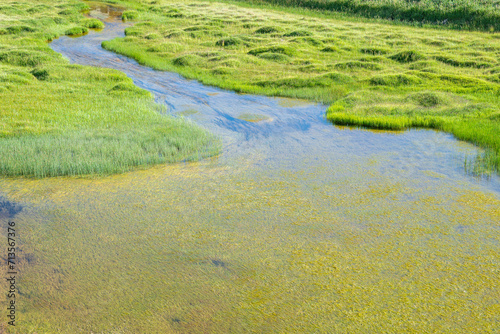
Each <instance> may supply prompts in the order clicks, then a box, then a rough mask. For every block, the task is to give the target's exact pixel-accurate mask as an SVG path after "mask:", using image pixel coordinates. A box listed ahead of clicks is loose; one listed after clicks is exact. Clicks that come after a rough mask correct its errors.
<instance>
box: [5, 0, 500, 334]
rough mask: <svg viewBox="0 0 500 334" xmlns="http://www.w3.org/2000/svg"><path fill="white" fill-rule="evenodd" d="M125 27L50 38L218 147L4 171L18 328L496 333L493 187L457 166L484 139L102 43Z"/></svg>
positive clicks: (498, 246) (499, 210)
mask: <svg viewBox="0 0 500 334" xmlns="http://www.w3.org/2000/svg"><path fill="white" fill-rule="evenodd" d="M102 11H105V9H104V7H103V9H97V10H94V11H93V12H91V15H93V16H97V17H101V18H104V17H105V15H104V13H102ZM126 26H127V24H124V23H122V22H120V21H117V20H116V19H112V18H109V19H106V28H105V29H104V30H103V31H100V32H95V31H92V32H90V33H89V34H88V35H86V36H83V37H79V38H68V37H61V38H59V39H57V40H55V41H53V42H52V43H51V47H52V48H53V49H54V50H55V51H57V52H60V53H62V54H63V55H64V56H65V57H67V58H68V59H69V60H70V61H71V62H72V63H78V64H84V65H92V66H102V67H110V68H115V69H117V70H120V71H122V72H124V73H126V74H127V75H128V76H129V77H131V78H132V79H133V80H134V82H135V84H136V85H138V86H140V87H142V88H145V89H148V90H149V91H151V92H153V93H154V94H155V98H156V100H157V101H158V102H159V103H163V104H165V105H166V106H167V107H168V110H169V112H170V113H172V114H174V115H177V116H184V117H188V118H190V119H192V120H193V121H194V122H196V123H198V124H200V125H201V126H204V127H206V128H208V129H209V130H210V131H212V132H214V133H217V134H218V135H219V136H220V137H221V139H222V142H223V153H222V155H221V156H219V157H214V158H212V159H207V160H205V161H201V162H198V163H186V164H176V165H167V166H158V167H154V168H150V169H147V170H140V171H136V172H131V173H126V174H122V175H115V176H110V177H103V178H99V179H76V178H50V179H43V180H25V179H2V180H0V189H1V190H2V191H1V192H2V195H3V196H4V197H5V198H6V200H2V201H3V202H2V203H9V204H8V207H9V208H10V207H13V205H14V204H12V203H20V204H19V207H20V208H21V207H22V210H16V212H15V214H16V215H15V219H16V221H17V224H18V226H22V230H21V243H22V252H21V267H20V272H21V273H22V275H23V276H22V277H23V280H22V282H21V283H20V289H22V291H23V293H22V294H21V296H20V297H19V299H20V300H22V301H23V303H24V304H23V305H24V309H23V311H22V313H21V316H20V323H21V324H22V322H21V320H22V319H24V321H25V322H24V324H25V326H26V327H24V328H43V326H47V328H49V329H50V330H48V332H56V331H55V329H57V331H58V332H61V333H66V332H67V333H74V332H90V331H94V332H106V333H108V332H116V333H122V332H123V333H137V332H144V333H156V332H161V333H169V332H182V333H190V332H192V333H201V332H210V333H212V332H213V333H222V332H228V333H234V332H238V333H239V332H252V331H254V332H288V333H289V332H297V333H305V332H307V333H309V332H330V333H331V332H363V331H370V332H412V331H415V332H423V331H431V332H432V331H443V332H447V331H457V330H458V331H466V330H467V331H470V330H473V329H477V328H484V329H485V331H487V330H488V329H491V330H495V328H497V329H498V323H499V320H500V319H499V316H498V314H500V313H499V312H498V311H499V310H500V306H499V305H500V296H499V294H500V292H499V291H500V289H499V281H498V268H499V258H500V256H499V255H500V229H499V227H500V225H499V222H500V182H499V181H500V180H499V178H498V176H496V175H492V176H490V177H477V176H476V177H475V176H473V175H469V174H467V173H466V171H465V169H464V159H465V157H473V156H475V155H476V154H477V153H478V152H479V151H478V149H477V148H475V147H474V146H473V145H470V144H467V143H464V142H459V141H457V140H455V139H454V138H453V137H452V136H451V135H448V134H445V133H441V132H436V131H429V130H409V131H405V132H383V131H366V130H359V129H350V128H345V127H336V126H333V125H331V124H330V123H328V122H327V121H326V119H325V117H324V113H325V109H326V106H324V105H320V104H312V103H308V102H305V101H297V100H290V99H281V98H268V97H261V96H253V95H241V94H236V93H233V92H228V91H224V90H220V89H217V88H213V87H207V86H203V85H201V84H199V83H198V82H196V81H192V80H185V79H183V78H181V77H180V76H178V75H177V74H173V73H166V72H160V71H155V70H152V69H149V68H146V67H143V66H140V65H138V64H137V63H136V62H135V61H133V60H130V59H128V58H126V57H123V56H120V55H116V54H113V53H111V52H108V51H105V50H103V49H102V48H101V47H100V43H101V42H102V41H104V40H109V39H112V38H115V37H122V36H123V29H124V27H126ZM7 201H9V202H7ZM3 207H5V208H7V204H6V205H4V206H0V209H2V208H3ZM6 210H8V209H6ZM23 259H24V260H23ZM28 259H30V260H28ZM43 324H45V325H43ZM46 324H49V325H46ZM50 326H51V327H50ZM20 332H22V331H20Z"/></svg>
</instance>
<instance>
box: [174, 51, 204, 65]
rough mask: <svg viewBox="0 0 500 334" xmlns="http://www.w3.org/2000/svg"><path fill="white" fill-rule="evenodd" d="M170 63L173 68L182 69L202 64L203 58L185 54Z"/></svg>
mask: <svg viewBox="0 0 500 334" xmlns="http://www.w3.org/2000/svg"><path fill="white" fill-rule="evenodd" d="M172 63H173V64H174V65H175V66H182V67H189V66H197V65H200V64H202V63H203V58H201V57H200V56H198V55H195V54H187V55H183V56H180V57H177V58H175V59H174V60H173V61H172Z"/></svg>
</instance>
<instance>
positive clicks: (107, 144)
mask: <svg viewBox="0 0 500 334" xmlns="http://www.w3.org/2000/svg"><path fill="white" fill-rule="evenodd" d="M86 8H88V6H87V5H86V4H84V3H82V2H77V1H62V2H60V3H56V4H54V3H53V2H51V1H45V2H40V1H39V2H37V3H36V4H33V3H31V2H29V1H24V2H23V1H6V2H2V5H1V6H0V15H1V17H2V18H4V19H2V20H0V45H1V48H0V101H1V104H0V120H1V122H0V137H1V138H0V160H1V161H2V163H1V164H0V174H1V175H4V176H30V177H45V176H57V175H87V174H101V175H103V174H110V173H117V172H123V171H126V170H130V169H131V168H136V167H138V166H150V165H153V164H158V163H165V162H176V161H183V160H195V159H199V158H200V157H206V156H209V155H213V154H216V152H217V151H218V144H217V140H216V139H215V138H214V136H212V135H210V134H208V133H207V132H206V131H204V130H202V129H201V128H199V127H198V126H196V125H194V124H192V123H190V122H187V121H184V120H181V119H173V118H170V117H168V116H165V115H164V114H165V110H162V108H163V107H160V106H159V105H156V104H155V103H154V102H153V99H152V95H151V94H150V93H149V92H147V91H145V90H142V89H140V88H138V87H136V86H135V85H134V84H133V83H132V80H131V79H129V78H127V76H126V75H124V74H122V73H120V72H118V71H114V70H110V69H98V68H91V67H86V66H79V65H71V64H69V63H68V61H67V60H66V59H64V58H63V57H62V56H60V55H59V54H57V53H55V52H54V51H52V50H51V49H50V48H49V46H48V44H47V41H50V40H52V39H54V38H56V37H57V36H60V35H64V34H66V35H81V34H85V33H87V32H88V29H96V28H97V29H99V28H102V27H103V26H104V24H103V23H102V22H101V21H99V20H96V19H89V18H85V17H84V16H83V15H82V13H81V11H82V10H84V9H86Z"/></svg>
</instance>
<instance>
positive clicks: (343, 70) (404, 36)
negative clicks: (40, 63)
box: [103, 1, 500, 169]
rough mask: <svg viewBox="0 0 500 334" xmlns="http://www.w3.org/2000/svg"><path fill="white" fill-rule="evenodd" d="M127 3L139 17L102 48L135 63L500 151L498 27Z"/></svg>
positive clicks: (341, 119) (336, 115)
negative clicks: (441, 26) (466, 27)
mask: <svg viewBox="0 0 500 334" xmlns="http://www.w3.org/2000/svg"><path fill="white" fill-rule="evenodd" d="M123 3H124V4H126V5H128V6H129V7H131V8H133V9H134V11H135V12H136V13H137V23H136V24H135V25H134V26H132V27H129V28H127V29H126V37H125V38H120V39H115V40H112V41H106V42H104V43H103V47H104V48H106V49H108V50H111V51H115V52H117V53H121V54H124V55H127V56H129V57H132V58H134V59H136V60H137V61H138V62H139V63H141V64H144V65H147V66H151V67H153V68H156V69H160V70H168V71H175V72H178V73H180V74H182V75H183V76H185V77H188V78H192V79H197V80H200V81H201V82H203V83H205V84H209V85H215V86H219V87H222V88H226V89H231V90H235V91H237V92H244V93H255V94H263V95H271V96H274V95H278V96H285V97H292V98H304V99H309V100H314V101H319V102H323V103H330V104H331V106H330V108H329V109H328V111H327V118H328V119H330V120H331V121H332V122H334V123H336V124H343V125H346V124H347V125H353V126H363V127H371V128H383V129H398V130H400V129H406V128H410V127H426V128H435V129H439V130H443V131H447V132H450V133H453V134H455V135H456V136H457V138H460V139H464V140H467V141H470V142H473V143H475V144H477V145H480V146H481V147H484V148H487V149H488V150H489V154H492V156H494V157H497V156H499V155H500V136H498V133H499V132H498V130H499V129H500V125H499V124H500V120H499V117H498V110H499V108H500V85H499V79H498V75H499V73H500V70H499V68H500V38H498V36H497V35H496V34H490V33H484V32H464V31H461V32H457V31H454V30H435V29H424V28H415V27H408V26H395V25H385V24H379V23H370V22H359V21H347V20H339V19H329V18H325V17H315V16H314V15H312V16H299V15H295V14H293V13H289V12H288V11H287V10H284V11H276V10H261V9H259V8H256V7H252V8H248V7H240V6H236V5H233V4H226V3H215V2H195V3H189V4H188V3H186V2H182V1H178V2H175V3H170V2H165V1H156V2H155V3H152V4H150V3H146V2H142V1H128V2H123ZM485 124H487V125H488V124H489V125H488V129H489V130H488V131H487V130H486V127H485ZM466 128H468V129H469V130H470V131H465V129H466ZM490 130H491V131H490ZM465 133H467V134H465ZM490 161H493V166H495V168H497V169H498V168H499V167H500V164H499V163H498V159H497V158H495V159H493V160H491V159H490Z"/></svg>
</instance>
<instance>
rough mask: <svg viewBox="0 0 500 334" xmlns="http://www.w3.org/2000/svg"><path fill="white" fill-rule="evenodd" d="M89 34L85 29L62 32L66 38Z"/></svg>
mask: <svg viewBox="0 0 500 334" xmlns="http://www.w3.org/2000/svg"><path fill="white" fill-rule="evenodd" d="M88 32H89V30H88V29H87V28H85V27H73V28H70V29H68V30H66V31H65V32H64V34H65V35H67V36H80V35H85V34H87V33H88Z"/></svg>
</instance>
